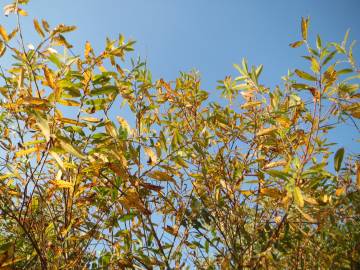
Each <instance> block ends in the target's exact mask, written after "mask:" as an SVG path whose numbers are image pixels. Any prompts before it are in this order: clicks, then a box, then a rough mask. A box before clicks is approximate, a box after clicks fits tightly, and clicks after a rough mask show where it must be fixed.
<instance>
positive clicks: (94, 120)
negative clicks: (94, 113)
mask: <svg viewBox="0 0 360 270" xmlns="http://www.w3.org/2000/svg"><path fill="white" fill-rule="evenodd" d="M80 119H81V120H84V121H86V122H90V123H99V122H101V120H100V119H98V118H95V117H88V116H86V117H85V116H84V117H80Z"/></svg>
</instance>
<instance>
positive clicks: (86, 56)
mask: <svg viewBox="0 0 360 270" xmlns="http://www.w3.org/2000/svg"><path fill="white" fill-rule="evenodd" d="M91 50H92V48H91V44H90V42H89V41H86V43H85V51H84V55H85V58H88V57H89V54H90V52H91Z"/></svg>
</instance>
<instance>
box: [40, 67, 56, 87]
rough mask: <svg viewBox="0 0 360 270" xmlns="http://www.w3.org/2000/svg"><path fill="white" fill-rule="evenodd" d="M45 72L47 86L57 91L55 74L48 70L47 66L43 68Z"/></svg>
mask: <svg viewBox="0 0 360 270" xmlns="http://www.w3.org/2000/svg"><path fill="white" fill-rule="evenodd" d="M43 70H44V75H45V79H46V82H47V84H48V85H49V86H50V87H51V88H52V89H55V88H56V84H55V81H54V76H53V74H52V73H51V71H50V70H49V69H48V67H47V66H45V67H44V68H43Z"/></svg>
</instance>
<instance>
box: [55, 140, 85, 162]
mask: <svg viewBox="0 0 360 270" xmlns="http://www.w3.org/2000/svg"><path fill="white" fill-rule="evenodd" d="M59 142H60V146H61V148H62V149H64V150H65V151H66V152H68V153H69V154H72V155H74V156H76V157H78V158H80V159H85V158H86V156H85V155H84V154H82V153H81V152H80V151H79V150H77V149H76V148H75V147H74V146H72V145H71V144H69V143H67V142H65V141H64V140H59Z"/></svg>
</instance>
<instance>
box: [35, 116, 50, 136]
mask: <svg viewBox="0 0 360 270" xmlns="http://www.w3.org/2000/svg"><path fill="white" fill-rule="evenodd" d="M35 117H36V121H37V123H36V125H37V126H38V127H39V129H40V130H41V132H42V134H43V135H44V137H45V139H46V141H50V127H49V123H48V121H47V120H45V119H44V118H42V117H41V116H40V115H39V114H37V113H36V114H35Z"/></svg>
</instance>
